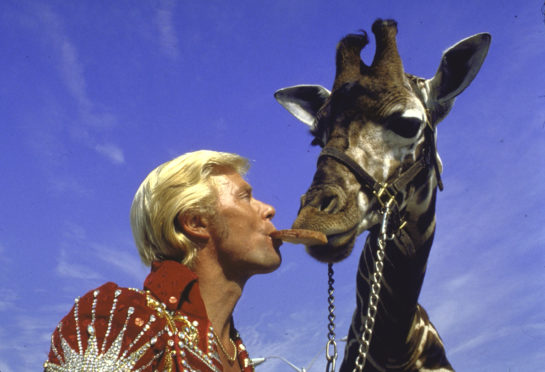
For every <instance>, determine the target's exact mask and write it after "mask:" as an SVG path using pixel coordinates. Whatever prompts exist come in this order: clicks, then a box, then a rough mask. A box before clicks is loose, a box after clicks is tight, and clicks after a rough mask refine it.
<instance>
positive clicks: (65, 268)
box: [55, 249, 101, 280]
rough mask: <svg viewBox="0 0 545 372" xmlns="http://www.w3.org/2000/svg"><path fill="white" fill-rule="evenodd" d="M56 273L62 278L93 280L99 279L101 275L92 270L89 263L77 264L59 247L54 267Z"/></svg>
mask: <svg viewBox="0 0 545 372" xmlns="http://www.w3.org/2000/svg"><path fill="white" fill-rule="evenodd" d="M55 270H56V272H57V274H58V275H60V276H61V277H63V278H72V279H82V280H93V279H100V278H101V275H100V274H99V273H97V272H96V271H94V270H92V269H91V268H90V266H89V265H85V264H79V263H77V262H74V261H71V260H70V259H69V257H68V254H67V252H66V250H64V249H61V253H60V255H59V259H58V262H57V267H56V268H55Z"/></svg>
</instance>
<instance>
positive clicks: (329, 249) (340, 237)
mask: <svg viewBox="0 0 545 372" xmlns="http://www.w3.org/2000/svg"><path fill="white" fill-rule="evenodd" d="M326 235H327V234H326ZM357 236H358V229H357V226H354V227H353V228H352V229H350V230H348V231H345V232H343V233H338V234H332V235H327V240H328V242H327V244H324V245H311V246H308V247H307V248H306V249H307V252H308V254H310V255H311V256H312V257H314V258H315V259H316V260H318V261H320V262H326V263H335V262H339V261H342V260H344V259H345V258H347V257H348V256H350V254H351V253H352V249H353V248H354V243H355V241H356V237H357Z"/></svg>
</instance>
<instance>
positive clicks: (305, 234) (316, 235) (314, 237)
mask: <svg viewBox="0 0 545 372" xmlns="http://www.w3.org/2000/svg"><path fill="white" fill-rule="evenodd" d="M271 237H272V238H273V239H280V240H282V241H285V242H289V243H293V244H304V245H307V246H311V245H323V244H327V236H325V234H324V233H321V232H319V231H314V230H304V229H286V230H276V231H273V232H272V233H271Z"/></svg>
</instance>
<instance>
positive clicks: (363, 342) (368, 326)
mask: <svg viewBox="0 0 545 372" xmlns="http://www.w3.org/2000/svg"><path fill="white" fill-rule="evenodd" d="M392 203H395V199H394V198H391V199H390V200H389V201H388V202H387V203H386V204H385V205H384V209H383V210H382V211H381V213H382V224H381V226H380V235H379V237H378V239H377V243H378V249H377V257H376V259H375V270H374V272H373V274H372V275H371V277H370V279H371V290H370V291H369V300H368V305H367V316H363V315H362V319H361V321H362V326H363V330H362V333H361V338H360V340H359V341H360V342H359V344H360V345H359V348H358V356H357V358H356V362H355V366H354V369H353V370H352V372H361V371H363V367H365V362H366V361H367V354H368V352H369V346H370V344H371V338H372V337H373V328H374V326H375V317H376V315H377V312H378V302H379V294H380V288H381V286H382V269H383V268H384V257H385V256H386V242H387V241H388V240H392V239H393V238H394V234H391V233H390V234H389V233H388V222H389V219H390V216H391V214H392V209H391V208H392Z"/></svg>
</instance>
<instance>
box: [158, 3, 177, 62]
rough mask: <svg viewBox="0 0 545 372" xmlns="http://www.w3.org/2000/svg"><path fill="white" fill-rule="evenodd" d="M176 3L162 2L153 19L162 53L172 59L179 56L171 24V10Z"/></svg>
mask: <svg viewBox="0 0 545 372" xmlns="http://www.w3.org/2000/svg"><path fill="white" fill-rule="evenodd" d="M175 5H176V3H175V2H174V1H171V0H165V1H162V2H161V4H160V7H159V9H157V14H156V17H155V20H156V23H157V27H158V29H159V41H160V44H161V49H162V50H163V52H164V53H165V54H166V55H167V56H169V57H170V58H172V59H177V58H178V57H179V55H180V52H179V49H178V37H177V36H176V29H175V27H174V24H173V10H174V7H175Z"/></svg>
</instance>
